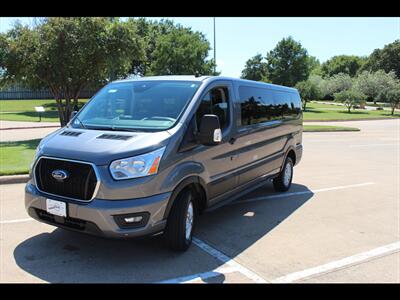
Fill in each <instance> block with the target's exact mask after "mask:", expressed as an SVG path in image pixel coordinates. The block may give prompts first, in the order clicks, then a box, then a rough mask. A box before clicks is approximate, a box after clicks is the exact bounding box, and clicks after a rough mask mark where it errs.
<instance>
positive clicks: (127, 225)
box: [114, 212, 150, 229]
mask: <svg viewBox="0 0 400 300" xmlns="http://www.w3.org/2000/svg"><path fill="white" fill-rule="evenodd" d="M149 218H150V213H149V212H139V213H130V214H123V215H115V216H114V220H115V222H116V223H117V225H118V226H119V228H122V229H132V228H139V227H144V226H146V224H147V222H148V221H149Z"/></svg>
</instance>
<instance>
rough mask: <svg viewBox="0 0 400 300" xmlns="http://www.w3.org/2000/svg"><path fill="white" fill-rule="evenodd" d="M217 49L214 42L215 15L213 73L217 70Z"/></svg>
mask: <svg viewBox="0 0 400 300" xmlns="http://www.w3.org/2000/svg"><path fill="white" fill-rule="evenodd" d="M216 53H217V49H216V43H215V17H214V75H215V74H216V72H217V54H216Z"/></svg>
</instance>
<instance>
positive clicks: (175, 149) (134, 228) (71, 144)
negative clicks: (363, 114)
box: [25, 76, 303, 250]
mask: <svg viewBox="0 0 400 300" xmlns="http://www.w3.org/2000/svg"><path fill="white" fill-rule="evenodd" d="M302 132H303V126H302V111H301V100H300V96H299V93H298V91H297V90H296V89H293V88H288V87H283V86H278V85H273V84H267V83H260V82H254V81H249V80H241V79H234V78H228V77H220V76H216V77H213V76H201V77H196V76H159V77H142V78H139V79H127V80H120V81H115V82H112V83H110V84H108V85H106V86H105V87H104V88H102V89H101V90H100V91H99V92H98V93H97V94H96V95H94V96H93V97H92V99H91V100H90V101H88V102H87V103H86V104H85V105H84V106H83V108H82V109H81V110H80V111H79V112H75V113H74V116H73V118H72V119H71V121H70V122H69V123H68V125H67V126H65V127H63V128H61V129H59V130H57V131H55V132H53V133H51V134H50V135H48V136H47V137H45V138H44V139H43V140H42V141H41V142H40V144H39V146H38V148H37V150H36V155H35V160H34V163H33V165H32V169H31V179H30V181H29V182H28V183H27V185H26V188H25V206H26V209H27V211H28V213H29V215H30V216H31V217H32V218H34V219H36V220H38V221H40V222H44V223H47V224H51V225H55V226H58V227H61V228H65V229H71V230H75V231H78V232H85V233H90V234H95V235H101V236H106V237H118V238H129V237H137V236H144V235H155V234H159V233H164V236H165V238H166V239H165V240H166V241H167V243H168V245H169V246H170V247H171V248H173V249H176V250H186V249H187V248H188V247H189V246H190V244H191V241H192V234H193V230H194V228H195V226H196V221H197V218H198V215H199V214H200V213H201V212H204V211H205V210H209V209H211V208H216V207H219V206H222V205H223V204H226V203H227V202H230V201H233V200H235V199H238V198H240V197H242V196H243V195H244V194H245V193H248V192H249V191H251V190H254V189H256V188H257V187H260V186H261V185H263V184H265V183H266V182H267V180H269V179H272V180H273V186H274V188H275V190H276V191H282V192H284V191H287V190H288V189H289V188H290V185H291V182H292V176H293V166H294V165H296V164H298V163H299V161H300V159H301V156H302Z"/></svg>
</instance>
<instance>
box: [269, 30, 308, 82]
mask: <svg viewBox="0 0 400 300" xmlns="http://www.w3.org/2000/svg"><path fill="white" fill-rule="evenodd" d="M266 58H267V70H268V78H269V79H270V80H271V81H272V83H276V84H281V85H286V86H295V85H296V83H297V82H299V81H303V80H307V78H308V75H309V74H310V71H311V65H310V64H311V63H312V61H310V59H309V56H308V53H307V50H306V49H305V48H303V47H302V46H301V44H300V43H299V42H296V41H295V40H293V38H292V37H288V38H284V39H282V40H281V41H280V42H278V44H277V45H276V47H275V48H274V49H273V50H271V51H270V52H268V54H267V57H266Z"/></svg>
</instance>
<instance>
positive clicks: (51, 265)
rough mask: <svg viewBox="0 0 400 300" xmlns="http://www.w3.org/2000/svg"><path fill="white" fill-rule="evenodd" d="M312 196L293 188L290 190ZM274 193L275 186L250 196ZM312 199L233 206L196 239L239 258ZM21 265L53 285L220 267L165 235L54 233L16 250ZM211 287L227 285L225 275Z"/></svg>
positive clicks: (154, 277)
mask: <svg viewBox="0 0 400 300" xmlns="http://www.w3.org/2000/svg"><path fill="white" fill-rule="evenodd" d="M296 191H309V190H308V188H307V187H305V186H303V185H298V184H292V187H291V189H290V191H289V193H290V192H296ZM272 194H275V193H274V192H273V189H272V185H271V184H267V185H265V186H264V187H262V188H260V189H258V190H257V191H254V192H252V193H251V194H249V195H247V196H246V197H245V198H246V199H250V198H253V197H255V196H257V197H260V196H267V195H272ZM312 196H313V194H312V192H309V193H307V194H303V195H299V196H288V197H282V198H275V199H274V198H272V199H267V200H262V201H256V202H247V203H238V204H231V205H227V206H224V207H221V208H219V209H217V210H215V211H212V212H208V213H206V214H204V215H202V216H201V217H200V220H199V224H198V227H197V232H196V233H195V235H196V236H197V237H198V238H200V239H202V240H204V241H206V242H207V243H208V242H209V241H211V242H212V243H211V245H213V246H215V244H218V246H217V249H218V250H220V251H223V252H224V253H225V254H227V255H228V256H230V257H232V258H234V257H235V256H236V255H238V254H240V253H241V252H243V251H245V250H246V249H247V248H248V247H250V246H251V245H252V244H254V243H255V242H257V241H258V240H259V239H260V238H262V237H264V236H265V235H267V234H268V233H269V232H270V231H271V230H272V229H274V228H275V227H276V226H278V225H279V223H280V222H282V221H283V220H285V219H286V218H288V217H289V216H290V215H291V214H292V213H293V212H294V211H296V210H297V209H298V208H299V207H301V206H302V205H303V204H304V203H305V202H306V201H308V200H309V199H310V198H311V197H312ZM14 258H15V261H16V263H17V264H18V266H19V267H20V268H22V269H23V270H24V271H26V272H28V273H30V274H31V275H33V276H35V277H38V278H40V279H42V280H44V281H48V282H68V283H70V282H132V283H134V282H158V281H162V280H167V279H172V278H177V277H182V276H188V275H192V274H197V273H203V272H209V271H211V270H214V269H215V268H217V267H219V266H221V264H222V263H221V262H220V261H218V260H217V259H215V258H214V257H212V256H210V255H209V254H208V253H206V252H204V251H203V250H201V249H200V248H198V247H197V246H195V245H192V246H191V248H190V249H189V250H188V251H187V252H185V253H177V252H173V251H170V250H168V249H167V248H166V247H165V245H164V240H163V238H162V236H155V237H151V238H144V239H134V240H113V239H105V238H98V237H93V236H89V235H85V234H80V233H75V232H69V231H66V230H63V229H58V228H57V229H55V230H54V231H52V232H51V233H41V234H38V235H36V236H33V237H31V238H28V239H27V240H25V241H23V242H22V243H20V244H19V245H18V246H17V247H16V248H15V250H14ZM215 279H216V280H215V281H211V282H224V280H225V276H224V275H223V274H220V275H219V276H217V277H216V278H215Z"/></svg>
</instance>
